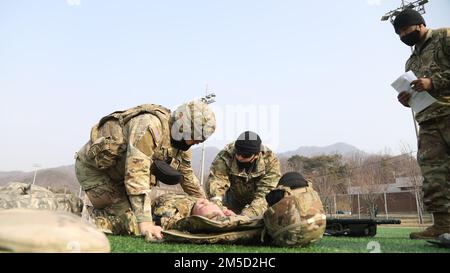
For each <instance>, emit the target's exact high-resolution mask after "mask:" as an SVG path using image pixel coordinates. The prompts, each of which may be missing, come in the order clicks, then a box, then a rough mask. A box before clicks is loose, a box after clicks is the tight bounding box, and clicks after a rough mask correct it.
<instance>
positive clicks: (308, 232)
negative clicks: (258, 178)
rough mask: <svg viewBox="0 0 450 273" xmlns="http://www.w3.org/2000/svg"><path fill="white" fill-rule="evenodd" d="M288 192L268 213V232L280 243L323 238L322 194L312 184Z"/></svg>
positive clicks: (289, 243) (266, 216)
mask: <svg viewBox="0 0 450 273" xmlns="http://www.w3.org/2000/svg"><path fill="white" fill-rule="evenodd" d="M308 184H309V185H308V187H306V188H299V189H295V190H291V189H290V188H289V187H284V186H278V187H277V190H282V191H284V198H283V199H281V200H280V201H279V202H278V203H276V204H275V205H273V206H272V207H270V208H269V209H268V210H267V211H266V212H265V213H264V224H265V227H266V232H267V233H268V235H269V236H270V237H271V239H272V240H273V242H272V243H273V244H275V245H278V246H306V245H309V244H312V243H314V242H317V241H318V240H320V239H321V238H322V237H323V234H324V232H325V228H326V215H325V211H324V209H323V206H322V202H321V200H320V197H319V195H318V194H317V192H316V191H314V189H313V187H312V184H311V183H308Z"/></svg>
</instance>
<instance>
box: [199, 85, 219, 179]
mask: <svg viewBox="0 0 450 273" xmlns="http://www.w3.org/2000/svg"><path fill="white" fill-rule="evenodd" d="M201 101H203V102H204V103H206V104H212V103H214V102H216V94H214V93H209V88H208V84H206V91H205V96H204V97H203V98H201ZM205 153H206V147H205V142H203V143H202V163H201V165H200V185H201V186H202V187H203V185H204V173H205Z"/></svg>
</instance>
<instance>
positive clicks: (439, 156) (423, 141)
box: [417, 116, 450, 213]
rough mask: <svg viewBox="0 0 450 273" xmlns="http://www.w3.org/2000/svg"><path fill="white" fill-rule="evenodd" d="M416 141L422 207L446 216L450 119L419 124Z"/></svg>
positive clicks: (449, 210) (449, 205) (449, 209)
mask: <svg viewBox="0 0 450 273" xmlns="http://www.w3.org/2000/svg"><path fill="white" fill-rule="evenodd" d="M418 142H419V143H418V146H419V149H418V154H417V159H418V162H419V165H420V168H421V171H422V175H423V177H424V181H423V193H424V205H425V208H426V210H427V211H428V212H444V213H450V116H445V117H442V118H439V119H433V120H429V121H426V122H423V123H421V124H420V133H419V141H418Z"/></svg>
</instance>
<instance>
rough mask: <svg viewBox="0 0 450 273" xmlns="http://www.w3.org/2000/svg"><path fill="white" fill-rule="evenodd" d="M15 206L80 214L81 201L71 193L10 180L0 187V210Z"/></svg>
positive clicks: (14, 207)
mask: <svg viewBox="0 0 450 273" xmlns="http://www.w3.org/2000/svg"><path fill="white" fill-rule="evenodd" d="M16 208H23V209H39V210H53V211H65V212H71V213H73V214H76V215H78V216H81V211H82V209H83V202H82V201H81V199H80V198H78V197H76V196H75V195H73V194H62V193H53V192H51V191H49V190H47V189H46V188H43V187H40V186H35V185H34V186H33V185H31V184H25V183H19V182H12V183H9V184H7V185H6V186H3V187H0V210H3V209H16Z"/></svg>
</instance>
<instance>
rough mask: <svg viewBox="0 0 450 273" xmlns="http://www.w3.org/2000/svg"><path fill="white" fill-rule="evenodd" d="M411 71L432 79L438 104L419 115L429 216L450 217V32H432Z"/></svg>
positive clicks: (411, 60) (416, 53)
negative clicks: (432, 213) (432, 214)
mask: <svg viewBox="0 0 450 273" xmlns="http://www.w3.org/2000/svg"><path fill="white" fill-rule="evenodd" d="M409 70H411V71H413V72H414V73H415V74H416V76H417V77H418V78H427V77H428V78H431V79H432V82H433V86H434V89H433V90H432V91H430V92H429V93H430V94H431V95H432V96H433V97H434V98H435V99H437V100H438V102H436V103H434V104H432V105H431V106H430V107H428V108H427V109H425V110H423V111H422V112H420V113H418V114H417V115H416V120H417V122H418V123H419V125H420V134H419V141H418V147H419V149H418V162H419V165H420V167H421V170H422V175H423V177H424V182H423V192H424V204H425V207H426V209H427V210H428V211H429V212H437V213H450V28H447V29H439V30H431V29H430V30H428V33H427V36H426V40H425V41H424V43H423V44H422V45H418V46H416V48H415V51H414V53H413V54H412V56H411V57H410V58H409V60H408V61H407V63H406V71H409ZM448 220H449V221H450V219H448ZM448 225H450V223H449V224H448Z"/></svg>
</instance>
